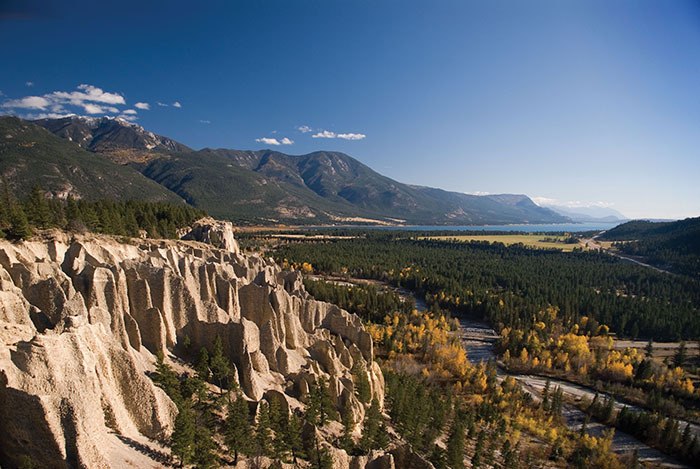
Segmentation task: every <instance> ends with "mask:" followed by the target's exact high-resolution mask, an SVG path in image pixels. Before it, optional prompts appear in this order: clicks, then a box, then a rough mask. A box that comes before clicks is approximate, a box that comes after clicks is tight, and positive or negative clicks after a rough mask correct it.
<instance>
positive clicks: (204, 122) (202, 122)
mask: <svg viewBox="0 0 700 469" xmlns="http://www.w3.org/2000/svg"><path fill="white" fill-rule="evenodd" d="M199 123H200V124H211V121H209V120H206V119H199Z"/></svg>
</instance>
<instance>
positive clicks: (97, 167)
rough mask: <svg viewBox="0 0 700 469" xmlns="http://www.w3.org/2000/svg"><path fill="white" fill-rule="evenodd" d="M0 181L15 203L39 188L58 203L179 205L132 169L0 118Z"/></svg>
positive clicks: (29, 125) (26, 124) (21, 122)
mask: <svg viewBox="0 0 700 469" xmlns="http://www.w3.org/2000/svg"><path fill="white" fill-rule="evenodd" d="M0 176H2V178H3V180H4V181H5V182H7V184H8V186H9V187H8V189H9V190H10V191H11V192H12V193H13V194H14V196H15V197H17V198H23V197H26V196H27V195H28V194H29V193H30V191H31V190H32V188H33V187H34V186H35V185H39V186H41V188H42V189H43V190H44V191H46V192H47V193H49V194H51V195H52V196H53V197H58V198H67V197H68V196H69V195H70V196H73V197H74V198H76V199H87V200H97V199H114V200H129V199H139V200H147V201H160V202H172V203H182V199H181V198H180V197H178V196H177V195H176V194H174V193H173V192H172V191H170V190H168V189H166V188H165V187H163V186H161V185H159V184H156V183H155V182H154V181H151V180H150V179H148V178H146V177H144V176H143V175H142V174H140V173H139V172H138V171H136V170H135V169H134V168H132V167H129V166H123V165H119V164H115V163H114V162H113V161H111V160H110V159H109V158H106V157H105V156H103V155H101V154H96V153H91V152H89V151H87V150H84V149H83V148H81V147H80V146H78V145H76V144H74V143H71V142H69V141H67V140H64V139H61V138H58V137H56V136H55V135H54V134H52V133H51V132H49V131H47V130H46V129H44V128H42V127H40V126H38V125H35V124H33V123H31V122H28V121H24V120H21V119H18V118H16V117H0Z"/></svg>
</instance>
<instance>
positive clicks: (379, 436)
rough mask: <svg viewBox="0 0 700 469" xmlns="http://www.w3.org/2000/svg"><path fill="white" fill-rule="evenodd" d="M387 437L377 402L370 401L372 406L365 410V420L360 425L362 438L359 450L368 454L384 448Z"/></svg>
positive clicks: (374, 400)
mask: <svg viewBox="0 0 700 469" xmlns="http://www.w3.org/2000/svg"><path fill="white" fill-rule="evenodd" d="M386 444H387V435H386V428H385V426H384V422H383V418H382V413H381V410H379V401H378V400H377V399H376V398H375V399H372V404H371V405H370V407H369V409H368V410H367V414H366V415H365V420H364V422H363V424H362V438H360V448H361V449H362V450H363V451H364V452H366V453H369V452H370V451H371V450H373V449H380V448H383V447H384V446H386Z"/></svg>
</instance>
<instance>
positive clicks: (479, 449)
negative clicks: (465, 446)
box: [472, 430, 486, 469]
mask: <svg viewBox="0 0 700 469" xmlns="http://www.w3.org/2000/svg"><path fill="white" fill-rule="evenodd" d="M485 441H486V433H485V432H484V431H483V430H482V431H480V432H479V434H478V435H477V437H476V444H475V445H474V454H473V455H472V469H477V468H478V467H481V464H482V462H483V461H482V459H483V457H484V442H485Z"/></svg>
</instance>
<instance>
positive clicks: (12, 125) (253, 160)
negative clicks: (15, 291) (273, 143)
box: [0, 116, 571, 225]
mask: <svg viewBox="0 0 700 469" xmlns="http://www.w3.org/2000/svg"><path fill="white" fill-rule="evenodd" d="M30 168H31V169H30ZM0 172H1V173H2V175H3V177H4V178H5V179H6V180H7V181H8V182H9V183H10V185H11V186H12V187H13V188H14V189H15V190H17V192H18V194H20V195H21V194H26V193H27V192H28V191H29V190H30V189H31V187H32V186H33V185H35V184H40V185H41V186H42V187H43V188H45V189H46V190H47V191H49V192H51V193H53V194H54V195H55V196H62V197H65V196H66V195H67V194H68V193H70V194H72V195H73V196H74V197H84V198H92V199H94V198H100V197H117V198H134V197H138V198H144V199H148V200H170V201H173V200H182V199H184V200H185V201H186V202H187V203H189V204H192V205H194V206H196V207H198V208H201V209H204V210H206V211H207V212H209V213H210V214H211V215H213V216H215V217H219V218H226V219H230V220H234V221H236V222H239V223H249V224H271V223H286V224H314V225H316V224H328V223H380V224H395V223H406V224H426V225H427V224H431V225H480V224H515V223H563V222H569V221H571V220H570V218H569V217H567V216H564V215H561V214H559V213H556V212H555V211H553V210H550V209H549V208H545V207H540V206H538V205H537V204H535V203H534V202H533V201H532V200H531V199H530V198H529V197H527V196H526V195H516V194H501V195H480V196H477V195H470V194H463V193H459V192H450V191H445V190H442V189H436V188H430V187H423V186H415V185H409V184H403V183H400V182H397V181H395V180H393V179H390V178H388V177H386V176H383V175H381V174H379V173H377V172H375V171H374V170H372V169H371V168H369V167H368V166H366V165H364V164H362V163H361V162H360V161H358V160H356V159H354V158H352V157H350V156H348V155H346V154H343V153H339V152H331V151H318V152H313V153H309V154H306V155H287V154H284V153H280V152H277V151H272V150H260V151H242V150H231V149H210V148H205V149H202V150H193V149H191V148H189V147H187V146H186V145H183V144H181V143H178V142H176V141H175V140H173V139H170V138H168V137H163V136H160V135H156V134H154V133H152V132H149V131H147V130H145V129H144V128H143V127H141V126H139V125H137V124H134V123H131V122H127V121H125V120H122V119H114V118H107V117H105V118H85V117H78V116H70V117H65V118H60V119H41V120H37V121H33V122H30V121H24V120H21V119H18V118H15V117H2V118H0ZM120 187H124V188H126V189H125V190H120V189H119V188H120ZM139 194H140V195H139Z"/></svg>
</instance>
